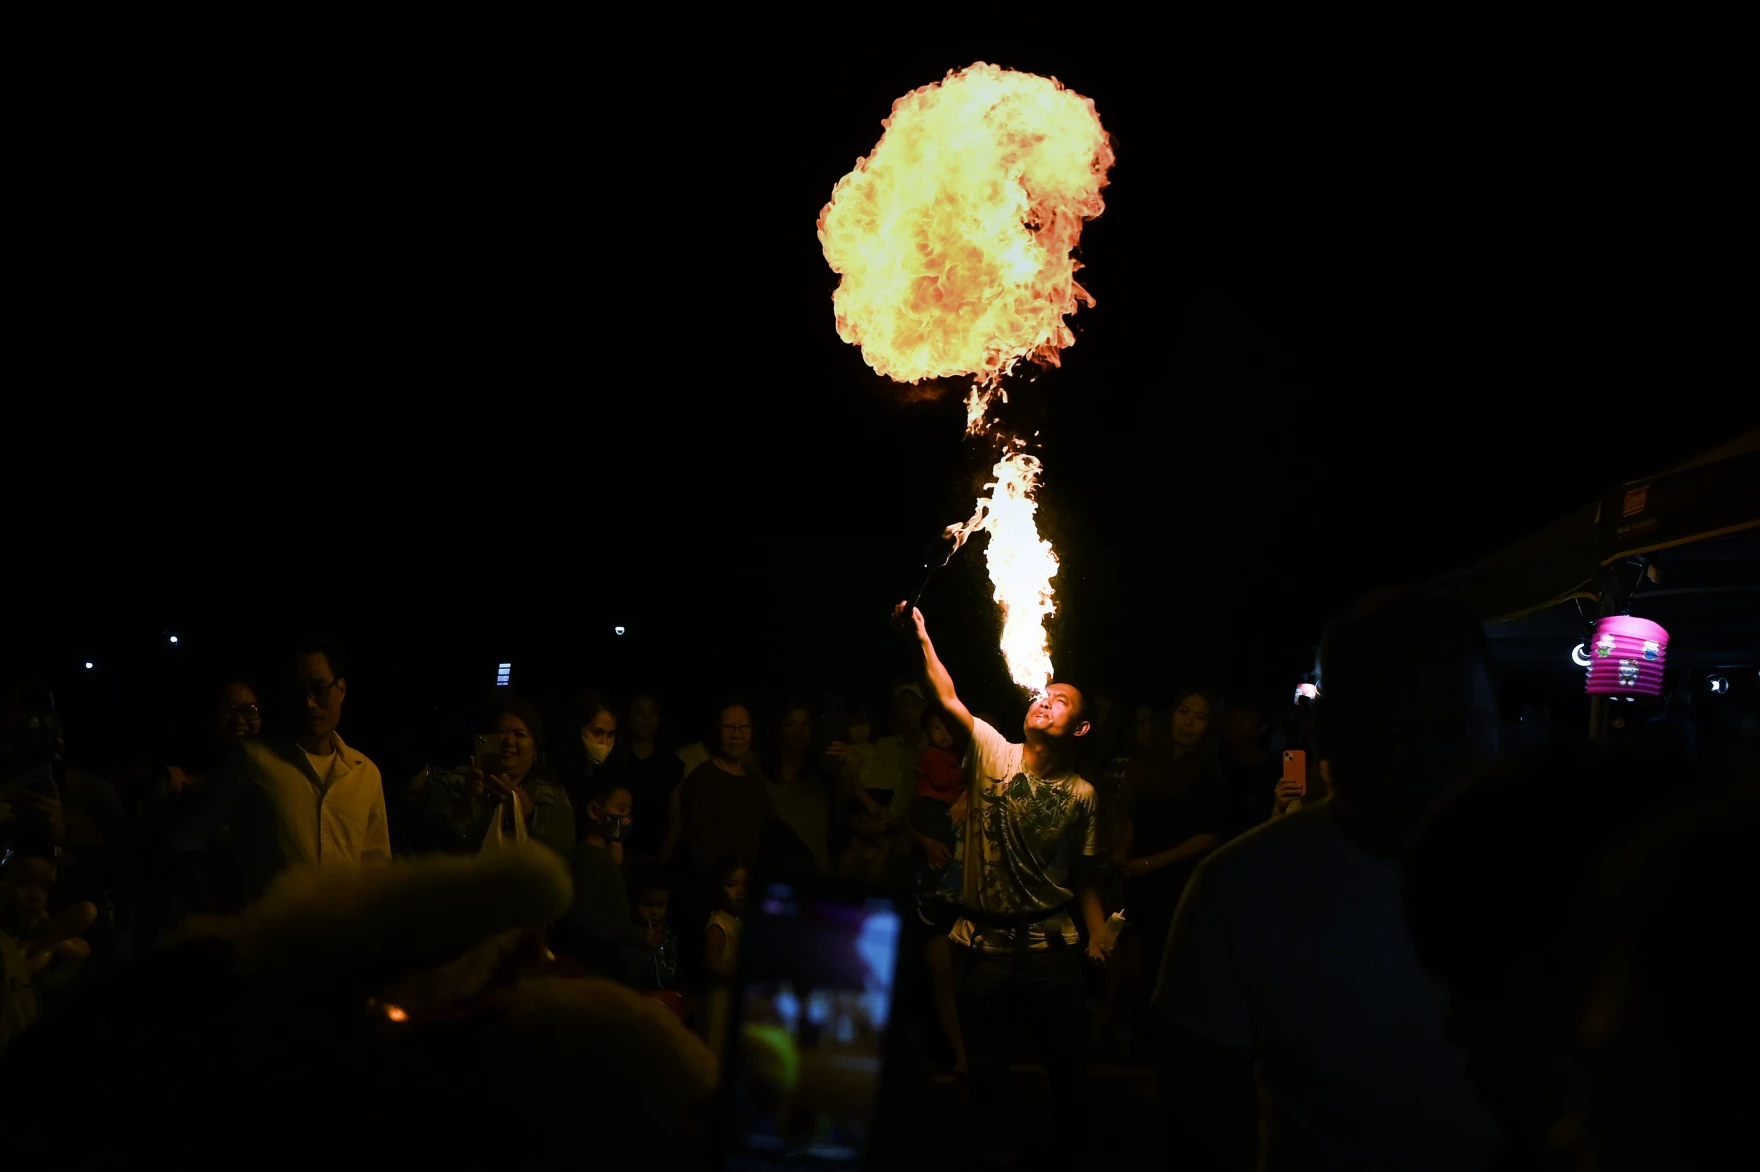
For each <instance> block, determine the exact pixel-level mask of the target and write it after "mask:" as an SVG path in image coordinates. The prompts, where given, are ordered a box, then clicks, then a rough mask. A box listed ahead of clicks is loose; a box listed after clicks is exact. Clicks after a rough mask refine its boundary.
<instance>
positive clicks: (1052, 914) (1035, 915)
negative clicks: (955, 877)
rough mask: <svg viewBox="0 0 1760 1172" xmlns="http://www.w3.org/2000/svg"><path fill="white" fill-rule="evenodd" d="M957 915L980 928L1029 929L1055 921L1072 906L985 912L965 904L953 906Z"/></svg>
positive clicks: (1059, 905)
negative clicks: (1041, 909) (1026, 910)
mask: <svg viewBox="0 0 1760 1172" xmlns="http://www.w3.org/2000/svg"><path fill="white" fill-rule="evenodd" d="M954 906H955V907H957V908H958V909H959V914H960V915H962V916H964V917H965V918H966V919H968V920H970V921H971V922H972V923H973V924H975V925H977V926H978V927H980V928H1031V927H1032V926H1033V925H1034V924H1043V923H1044V922H1045V921H1046V920H1053V919H1056V918H1057V917H1058V916H1061V915H1062V914H1063V913H1065V912H1067V911H1069V909H1070V908H1071V907H1073V906H1074V905H1073V904H1069V903H1060V904H1058V905H1057V906H1056V907H1054V908H1051V909H1049V910H1048V911H1030V912H1013V913H1004V912H986V911H980V910H978V909H977V908H970V907H967V906H966V905H965V904H963V903H962V904H955V905H954Z"/></svg>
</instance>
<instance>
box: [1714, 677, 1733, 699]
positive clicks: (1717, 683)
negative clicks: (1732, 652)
mask: <svg viewBox="0 0 1760 1172" xmlns="http://www.w3.org/2000/svg"><path fill="white" fill-rule="evenodd" d="M1711 690H1712V691H1713V692H1715V693H1717V694H1718V695H1720V696H1721V695H1723V693H1725V692H1727V691H1729V681H1728V680H1727V679H1725V678H1724V677H1722V676H1712V677H1711Z"/></svg>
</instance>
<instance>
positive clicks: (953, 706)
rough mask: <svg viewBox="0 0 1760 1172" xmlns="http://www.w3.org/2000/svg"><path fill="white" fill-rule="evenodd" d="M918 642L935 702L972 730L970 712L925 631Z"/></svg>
mask: <svg viewBox="0 0 1760 1172" xmlns="http://www.w3.org/2000/svg"><path fill="white" fill-rule="evenodd" d="M918 642H919V643H920V644H921V645H922V648H923V674H924V676H925V677H927V679H928V681H929V690H930V691H932V692H934V693H935V702H936V703H937V704H939V705H940V706H941V707H942V709H944V710H945V711H946V712H947V714H948V715H950V716H952V717H953V718H954V719H955V720H956V721H958V722H959V724H960V726H961V727H962V728H964V729H965V731H966V732H967V733H968V734H969V733H970V732H971V731H972V714H971V713H970V712H969V711H967V710H966V706H965V704H964V703H962V702H961V701H960V698H959V693H958V692H957V691H955V690H954V686H953V677H952V676H951V675H949V674H948V672H947V666H946V665H945V664H943V663H942V662H941V657H940V656H939V655H937V654H935V644H934V643H933V642H932V641H931V640H930V638H929V635H928V633H927V632H924V633H923V635H922V636H921V638H920V639H919V640H918Z"/></svg>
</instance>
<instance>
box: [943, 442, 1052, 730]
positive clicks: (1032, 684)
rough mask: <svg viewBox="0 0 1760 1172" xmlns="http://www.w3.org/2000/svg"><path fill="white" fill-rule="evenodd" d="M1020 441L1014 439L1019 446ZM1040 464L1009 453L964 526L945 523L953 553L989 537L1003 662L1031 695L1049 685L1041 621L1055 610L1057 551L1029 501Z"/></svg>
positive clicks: (1047, 654)
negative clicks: (981, 534) (980, 536)
mask: <svg viewBox="0 0 1760 1172" xmlns="http://www.w3.org/2000/svg"><path fill="white" fill-rule="evenodd" d="M1024 442H1025V441H1023V440H1016V441H1015V443H1016V444H1017V445H1018V444H1023V443H1024ZM1039 469H1040V465H1039V461H1038V459H1037V458H1036V457H1034V456H1029V455H1027V454H1026V453H1025V452H1022V451H1013V452H1009V453H1008V454H1007V455H1005V456H1003V457H1002V459H1001V460H1000V461H999V462H998V463H997V465H996V467H995V468H994V469H993V470H992V471H993V472H994V474H995V476H996V480H995V481H994V482H993V483H990V484H986V485H985V486H984V491H985V492H987V493H989V494H990V495H989V496H983V497H979V498H978V510H977V512H975V513H973V514H972V517H971V520H969V521H967V522H965V523H964V524H963V525H949V526H948V527H947V535H948V536H949V537H951V538H953V541H954V545H953V548H954V549H955V550H957V549H959V547H960V546H962V545H964V544H965V542H966V538H968V537H970V536H971V535H972V534H973V533H976V532H978V531H979V530H983V531H984V532H985V533H988V534H989V535H990V545H989V548H988V549H987V550H986V551H985V553H986V560H987V561H988V563H989V566H990V582H991V585H993V586H994V587H995V589H996V601H997V603H998V604H999V605H1000V606H1001V607H1002V658H1003V659H1005V660H1006V661H1007V662H1008V674H1009V675H1010V676H1011V677H1013V679H1014V682H1015V683H1017V684H1019V685H1020V686H1021V687H1023V688H1026V689H1027V690H1029V691H1030V692H1032V693H1033V695H1034V696H1039V695H1042V694H1044V692H1045V689H1046V688H1048V687H1050V686H1051V678H1052V670H1051V648H1050V646H1049V644H1047V642H1046V640H1045V620H1046V619H1047V618H1049V617H1050V616H1051V614H1052V612H1053V611H1055V610H1056V604H1055V603H1053V602H1052V600H1051V595H1052V589H1051V579H1052V578H1053V577H1055V576H1056V574H1057V553H1056V552H1055V551H1054V550H1053V549H1052V548H1051V543H1050V542H1049V541H1046V540H1045V539H1044V538H1043V537H1040V536H1039V526H1038V525H1037V524H1036V523H1035V522H1034V520H1033V514H1034V513H1035V512H1037V511H1038V508H1039V505H1038V502H1036V501H1035V500H1034V499H1033V493H1034V490H1035V489H1036V488H1037V487H1038V483H1039Z"/></svg>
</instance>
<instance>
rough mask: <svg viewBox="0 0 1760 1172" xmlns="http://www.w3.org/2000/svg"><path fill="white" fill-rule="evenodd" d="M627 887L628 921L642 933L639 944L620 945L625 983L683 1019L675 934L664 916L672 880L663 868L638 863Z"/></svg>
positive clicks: (684, 1006)
mask: <svg viewBox="0 0 1760 1172" xmlns="http://www.w3.org/2000/svg"><path fill="white" fill-rule="evenodd" d="M629 889H630V921H631V922H632V923H633V924H634V925H635V926H636V927H637V928H638V929H640V930H641V931H642V933H643V943H641V944H639V945H627V946H625V948H624V959H625V961H626V963H627V967H628V970H629V978H628V979H629V983H630V985H631V986H632V987H633V988H635V989H637V990H638V991H640V992H641V993H643V994H644V995H646V996H649V997H652V998H654V999H655V1000H657V1001H660V1002H662V1003H663V1004H665V1006H666V1007H667V1008H668V1009H670V1010H672V1011H673V1012H674V1013H676V1014H678V1016H679V1017H680V1018H684V1017H686V1016H687V1007H686V1005H685V1001H684V998H683V996H682V995H681V994H680V992H679V988H678V933H676V932H674V931H673V930H672V928H671V925H670V924H669V923H668V922H667V918H666V913H667V910H668V908H669V907H670V905H671V903H672V881H671V879H670V878H669V877H668V875H667V873H666V869H665V868H664V867H661V866H659V865H657V864H653V863H647V864H640V865H638V866H637V867H636V868H635V870H633V871H632V872H631V873H630V883H629Z"/></svg>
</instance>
